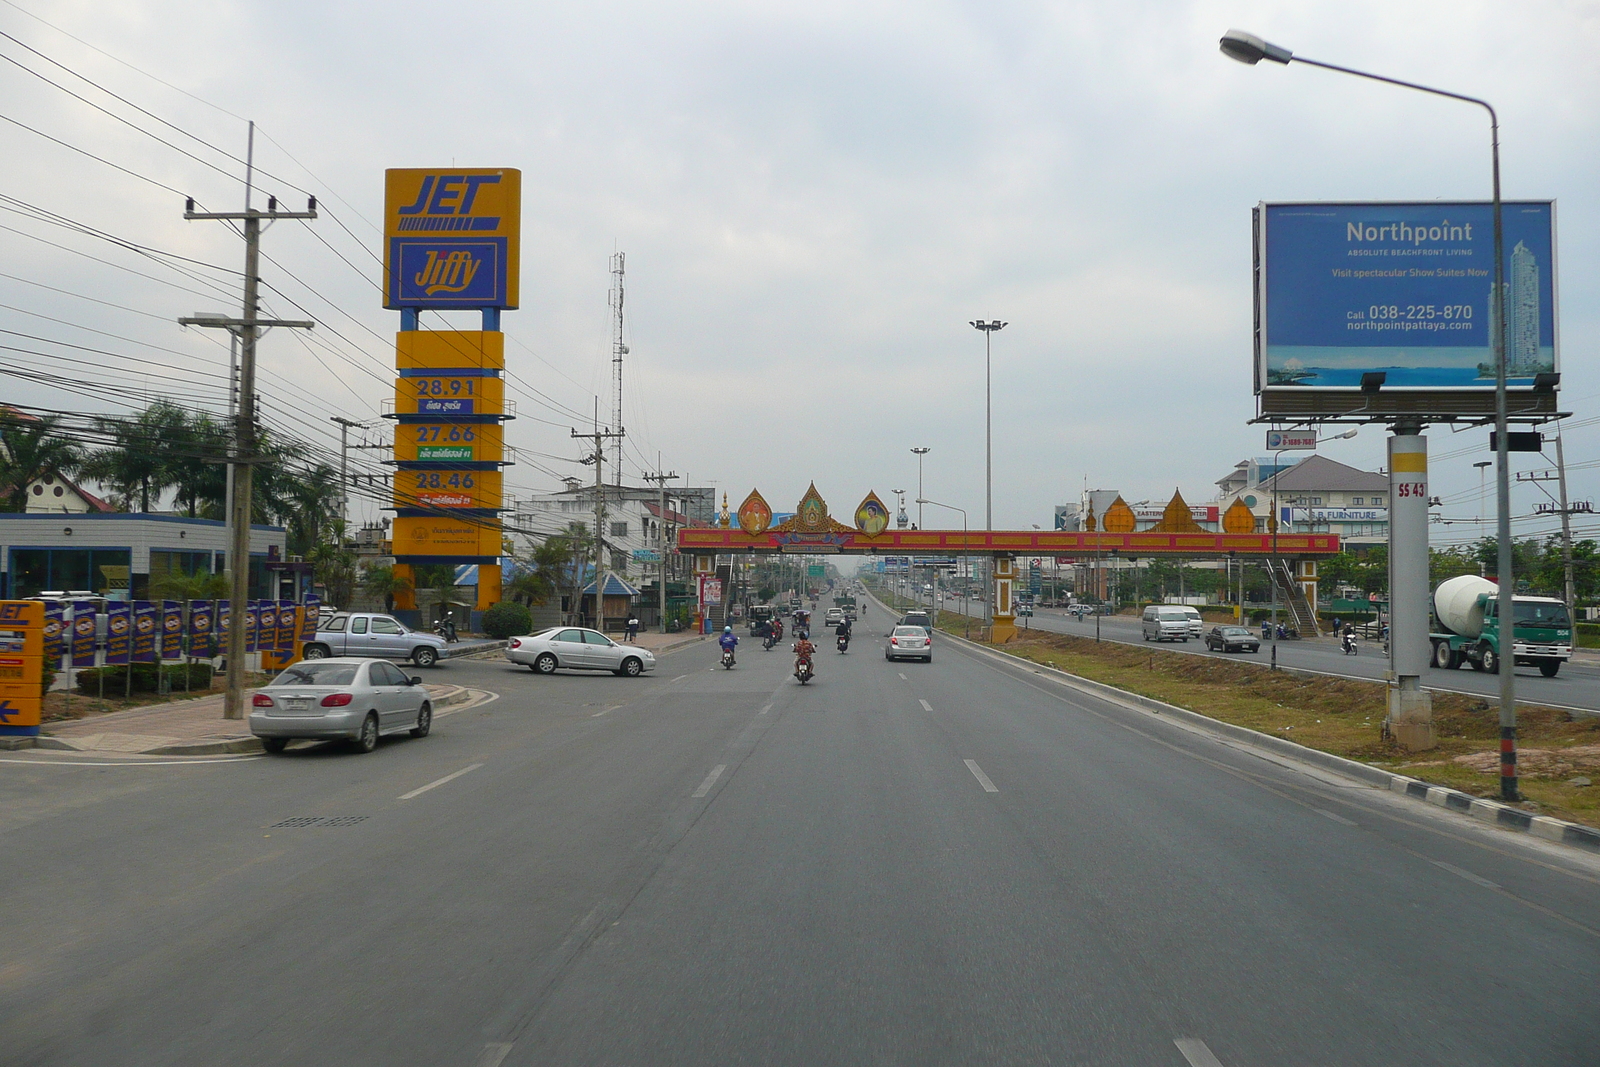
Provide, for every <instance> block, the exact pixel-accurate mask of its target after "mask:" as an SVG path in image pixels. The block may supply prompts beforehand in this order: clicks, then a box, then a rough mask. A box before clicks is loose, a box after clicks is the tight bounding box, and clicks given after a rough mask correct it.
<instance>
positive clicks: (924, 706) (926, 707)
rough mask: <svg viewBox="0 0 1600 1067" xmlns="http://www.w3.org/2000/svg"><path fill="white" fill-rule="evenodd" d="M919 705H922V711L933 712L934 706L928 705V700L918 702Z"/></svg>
mask: <svg viewBox="0 0 1600 1067" xmlns="http://www.w3.org/2000/svg"><path fill="white" fill-rule="evenodd" d="M917 703H918V704H921V705H922V710H923V711H932V710H933V705H932V704H930V703H928V702H927V701H926V700H918V701H917Z"/></svg>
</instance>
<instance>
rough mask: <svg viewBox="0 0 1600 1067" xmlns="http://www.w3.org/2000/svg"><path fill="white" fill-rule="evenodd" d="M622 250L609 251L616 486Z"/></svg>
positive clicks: (623, 352) (622, 346) (622, 348)
mask: <svg viewBox="0 0 1600 1067" xmlns="http://www.w3.org/2000/svg"><path fill="white" fill-rule="evenodd" d="M623 257H624V253H622V252H613V253H611V278H612V283H611V300H610V303H611V367H612V371H613V375H612V377H613V381H612V391H613V392H614V393H615V394H616V397H615V399H616V405H617V406H616V417H615V419H614V420H613V426H612V429H613V430H614V431H615V432H616V434H617V438H616V440H617V460H616V463H615V464H614V465H613V467H614V469H615V470H616V472H617V488H619V489H620V488H622V434H623V432H624V431H623V429H622V357H623V356H625V355H627V354H628V346H627V345H626V344H625V343H623V340H622V296H623V292H622V276H623V274H624V273H625V271H624V268H623Z"/></svg>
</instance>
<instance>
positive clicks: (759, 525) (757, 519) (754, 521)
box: [739, 489, 772, 537]
mask: <svg viewBox="0 0 1600 1067" xmlns="http://www.w3.org/2000/svg"><path fill="white" fill-rule="evenodd" d="M771 525H772V509H771V508H769V507H767V502H766V501H765V500H763V499H762V498H761V493H760V492H759V491H757V490H755V489H752V490H750V495H749V496H747V497H745V498H744V503H743V504H740V505H739V529H741V530H743V531H744V532H745V533H747V534H749V535H750V536H751V537H754V536H755V535H756V534H760V533H766V531H767V527H769V526H771Z"/></svg>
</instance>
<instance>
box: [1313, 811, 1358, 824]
mask: <svg viewBox="0 0 1600 1067" xmlns="http://www.w3.org/2000/svg"><path fill="white" fill-rule="evenodd" d="M1311 810H1312V811H1314V812H1316V813H1317V814H1318V815H1321V816H1322V817H1323V818H1325V819H1332V820H1333V821H1334V822H1336V823H1338V824H1339V825H1340V826H1354V825H1355V821H1354V820H1353V819H1347V818H1345V817H1344V816H1343V815H1335V814H1334V813H1333V812H1331V811H1324V810H1323V809H1321V808H1312V809H1311Z"/></svg>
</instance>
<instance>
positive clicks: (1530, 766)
mask: <svg viewBox="0 0 1600 1067" xmlns="http://www.w3.org/2000/svg"><path fill="white" fill-rule="evenodd" d="M1455 762H1456V763H1458V764H1460V765H1461V766H1463V767H1470V768H1472V769H1473V770H1475V771H1479V772H1480V773H1483V774H1496V775H1498V774H1499V773H1500V753H1499V752H1474V753H1472V754H1471V755H1469V756H1457V757H1456V758H1455ZM1585 771H1600V745H1573V746H1572V747H1570V748H1555V749H1552V748H1520V747H1519V748H1518V749H1517V773H1519V774H1521V775H1522V776H1523V777H1525V778H1529V777H1543V778H1565V777H1567V776H1568V775H1573V774H1581V773H1583V772H1585Z"/></svg>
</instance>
